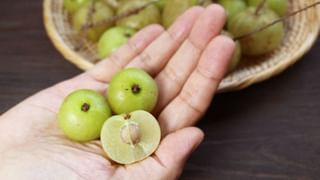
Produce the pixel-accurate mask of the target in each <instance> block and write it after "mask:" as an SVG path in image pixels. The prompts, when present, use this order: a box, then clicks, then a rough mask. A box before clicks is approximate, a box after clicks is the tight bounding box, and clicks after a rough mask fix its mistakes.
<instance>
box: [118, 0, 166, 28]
mask: <svg viewBox="0 0 320 180" xmlns="http://www.w3.org/2000/svg"><path fill="white" fill-rule="evenodd" d="M148 2H149V0H130V1H125V2H123V3H120V6H119V8H118V10H117V14H118V15H119V14H123V13H126V12H129V11H130V10H133V9H136V8H140V7H143V6H144V5H146V4H147V3H148ZM160 22H161V15H160V9H159V8H158V7H157V6H156V5H155V4H153V5H149V6H148V7H146V8H145V9H144V10H142V11H141V12H139V13H138V14H135V15H131V16H129V17H126V18H122V19H120V20H119V21H117V26H125V27H130V28H132V29H136V30H140V29H142V28H144V27H146V26H148V25H150V24H159V23H160Z"/></svg>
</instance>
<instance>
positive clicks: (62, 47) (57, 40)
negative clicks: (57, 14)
mask: <svg viewBox="0 0 320 180" xmlns="http://www.w3.org/2000/svg"><path fill="white" fill-rule="evenodd" d="M51 2H52V1H51V0H44V1H43V9H44V11H43V20H44V26H45V29H46V32H47V34H48V36H49V38H50V40H51V41H52V42H53V45H54V46H55V47H56V48H57V49H58V51H59V52H60V53H61V54H62V55H63V57H64V58H65V59H66V60H68V61H70V62H72V63H73V64H74V65H76V66H77V67H79V68H80V69H82V70H87V69H90V68H92V67H93V66H94V64H92V63H90V62H88V61H86V60H85V59H84V58H83V57H81V56H80V55H79V54H77V53H76V52H75V51H74V50H73V49H71V48H70V47H69V46H67V45H66V44H65V42H64V41H63V39H62V38H61V36H60V35H59V33H58V31H57V29H56V27H55V24H54V22H53V19H52V18H51V11H50V4H51ZM51 27H54V28H51Z"/></svg>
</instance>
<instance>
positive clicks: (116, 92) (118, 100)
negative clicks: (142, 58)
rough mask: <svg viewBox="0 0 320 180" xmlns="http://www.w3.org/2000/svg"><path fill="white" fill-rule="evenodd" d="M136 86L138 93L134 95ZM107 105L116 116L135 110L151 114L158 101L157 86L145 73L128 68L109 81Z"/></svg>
mask: <svg viewBox="0 0 320 180" xmlns="http://www.w3.org/2000/svg"><path fill="white" fill-rule="evenodd" d="M135 85H138V86H139V88H140V91H139V92H138V93H134V91H133V87H134V86H135ZM107 99H108V103H109V105H110V107H111V109H112V111H113V112H114V113H116V114H123V113H130V112H132V111H135V110H145V111H148V112H151V111H152V110H153V109H154V107H155V106H156V103H157V100H158V86H157V84H156V82H155V81H154V80H153V79H152V77H151V76H150V75H149V74H148V73H146V72H145V71H143V70H141V69H137V68H129V69H125V70H122V71H120V72H118V73H117V74H116V75H115V76H114V77H113V78H112V80H111V82H110V84H109V88H108V91H107Z"/></svg>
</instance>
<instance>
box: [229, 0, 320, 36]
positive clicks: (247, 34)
mask: <svg viewBox="0 0 320 180" xmlns="http://www.w3.org/2000/svg"><path fill="white" fill-rule="evenodd" d="M319 4H320V1H318V2H315V3H313V4H310V5H308V6H306V7H304V8H302V9H299V10H296V11H293V12H292V13H289V14H287V15H285V16H283V17H281V18H279V19H276V20H274V21H272V22H271V23H270V24H267V25H265V26H263V27H260V28H258V29H256V30H254V31H252V32H249V33H246V34H243V35H240V36H237V37H234V38H233V40H234V41H238V40H241V39H244V38H246V37H248V36H251V35H253V34H256V33H258V32H261V31H263V30H265V29H267V28H269V27H270V26H273V25H275V24H277V23H279V22H282V21H284V20H285V19H287V18H289V17H291V16H294V15H296V14H299V13H300V12H303V11H306V10H308V9H310V8H312V7H315V6H317V5H319Z"/></svg>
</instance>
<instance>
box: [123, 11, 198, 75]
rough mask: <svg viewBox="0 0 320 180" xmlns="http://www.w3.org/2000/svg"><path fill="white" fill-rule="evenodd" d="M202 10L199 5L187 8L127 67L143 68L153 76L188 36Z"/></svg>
mask: <svg viewBox="0 0 320 180" xmlns="http://www.w3.org/2000/svg"><path fill="white" fill-rule="evenodd" d="M203 11H204V9H203V8H201V7H193V8H191V9H189V10H187V11H186V12H185V13H184V14H183V15H182V16H180V17H179V18H178V19H177V21H176V22H175V23H174V24H173V25H172V26H171V27H170V28H169V29H168V30H167V31H165V32H163V33H162V34H161V36H160V37H159V38H157V39H156V40H155V41H154V42H153V43H151V44H150V45H149V46H148V47H147V48H146V49H145V50H144V51H143V52H142V53H141V54H140V55H139V56H137V57H136V58H135V59H134V60H133V61H132V62H130V63H129V65H128V67H139V68H143V69H144V70H146V71H147V72H148V73H149V74H151V75H153V76H154V75H156V74H158V72H159V71H161V70H162V68H163V67H164V66H165V65H166V64H167V62H168V61H169V59H170V58H171V56H172V55H173V54H174V53H175V52H176V50H177V49H178V48H179V47H180V46H181V44H182V42H183V41H184V40H185V39H186V38H187V37H188V35H189V33H190V32H191V29H192V27H193V25H194V23H195V21H196V20H197V18H198V17H199V15H200V14H201V13H202V12H203Z"/></svg>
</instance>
